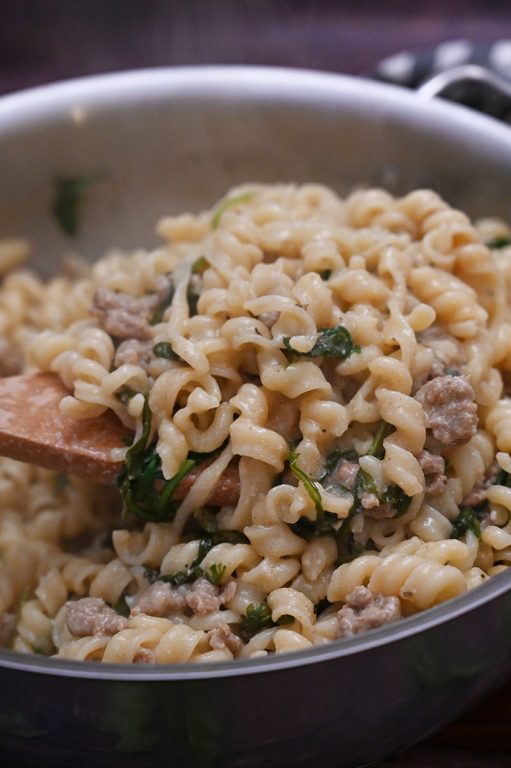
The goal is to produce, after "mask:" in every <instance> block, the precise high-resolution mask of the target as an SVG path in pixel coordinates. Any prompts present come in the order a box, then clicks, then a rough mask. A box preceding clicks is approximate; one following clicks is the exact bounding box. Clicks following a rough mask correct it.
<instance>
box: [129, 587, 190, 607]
mask: <svg viewBox="0 0 511 768" xmlns="http://www.w3.org/2000/svg"><path fill="white" fill-rule="evenodd" d="M185 606H186V601H185V598H184V595H183V593H182V591H180V589H179V588H178V587H174V586H172V584H168V583H167V582H165V581H155V583H154V584H151V586H150V587H149V588H148V589H146V591H145V592H144V594H143V595H142V597H141V598H140V600H139V601H138V603H137V604H136V606H135V607H134V608H133V610H132V612H131V613H132V614H133V615H134V616H136V615H137V614H139V613H147V614H149V616H168V614H169V613H173V612H175V611H182V610H183V609H184V608H185Z"/></svg>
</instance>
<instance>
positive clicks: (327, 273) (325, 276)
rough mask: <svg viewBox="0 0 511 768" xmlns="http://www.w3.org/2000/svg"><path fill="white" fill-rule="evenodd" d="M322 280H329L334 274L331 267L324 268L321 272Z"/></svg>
mask: <svg viewBox="0 0 511 768" xmlns="http://www.w3.org/2000/svg"><path fill="white" fill-rule="evenodd" d="M319 274H320V277H321V279H322V280H328V279H329V278H330V276H331V274H332V270H331V269H324V270H323V271H322V272H320V273H319Z"/></svg>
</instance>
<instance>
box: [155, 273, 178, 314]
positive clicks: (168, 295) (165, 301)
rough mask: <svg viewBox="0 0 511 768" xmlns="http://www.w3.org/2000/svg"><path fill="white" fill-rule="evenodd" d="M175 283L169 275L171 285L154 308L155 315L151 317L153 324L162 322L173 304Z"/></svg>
mask: <svg viewBox="0 0 511 768" xmlns="http://www.w3.org/2000/svg"><path fill="white" fill-rule="evenodd" d="M174 292H175V288H174V283H173V282H172V279H171V278H170V277H169V287H168V288H167V290H166V291H165V294H164V296H163V298H162V300H161V301H160V303H159V304H158V306H157V307H156V309H155V310H154V313H153V316H152V317H151V325H157V324H158V323H161V321H162V320H163V315H164V314H165V310H166V309H168V307H170V305H171V304H172V299H173V298H174Z"/></svg>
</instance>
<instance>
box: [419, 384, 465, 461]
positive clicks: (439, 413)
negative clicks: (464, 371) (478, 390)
mask: <svg viewBox="0 0 511 768" xmlns="http://www.w3.org/2000/svg"><path fill="white" fill-rule="evenodd" d="M415 398H416V400H418V401H419V403H420V404H421V405H422V407H423V409H424V413H425V416H426V427H427V428H428V429H429V430H431V433H432V436H433V438H434V440H435V441H436V442H437V443H438V444H439V447H440V449H441V450H442V449H443V448H453V447H454V446H456V445H463V443H466V442H468V441H469V440H470V438H471V437H473V436H474V435H475V433H476V431H477V405H476V404H475V402H474V398H475V393H474V390H473V388H472V386H471V384H470V383H469V382H468V381H467V380H466V379H465V378H464V377H463V376H437V378H436V379H432V380H431V381H428V382H426V384H424V386H422V387H421V388H420V389H419V391H418V392H417V393H416V395H415ZM438 452H439V451H438Z"/></svg>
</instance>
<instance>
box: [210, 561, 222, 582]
mask: <svg viewBox="0 0 511 768" xmlns="http://www.w3.org/2000/svg"><path fill="white" fill-rule="evenodd" d="M225 571H226V566H225V565H224V564H223V563H213V565H212V566H211V568H210V573H209V576H208V578H209V580H210V582H211V583H212V584H216V585H217V586H218V585H219V584H221V583H222V579H223V578H224V576H225Z"/></svg>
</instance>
